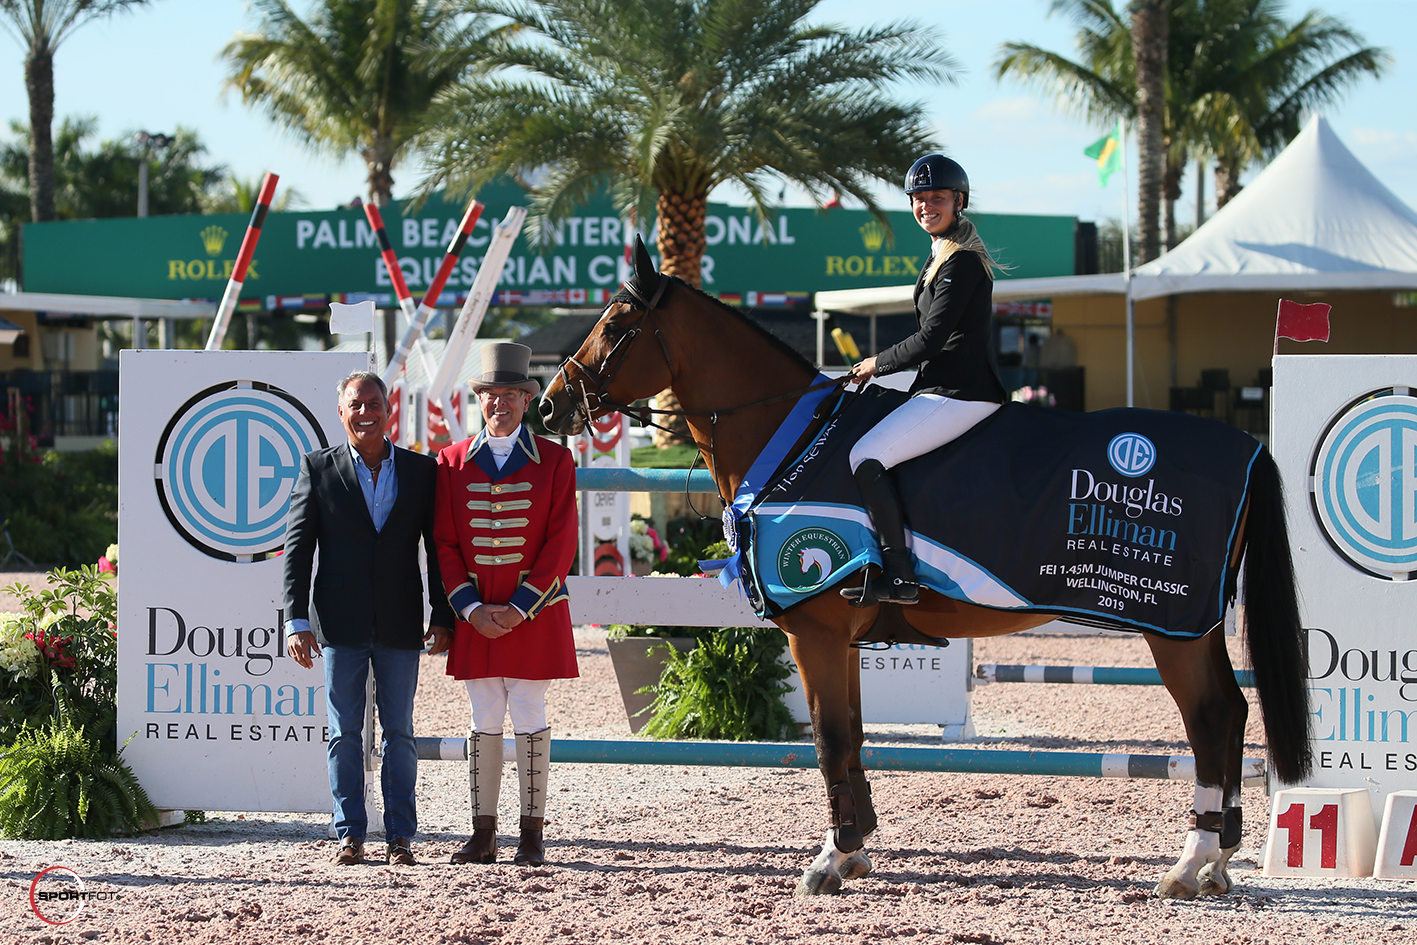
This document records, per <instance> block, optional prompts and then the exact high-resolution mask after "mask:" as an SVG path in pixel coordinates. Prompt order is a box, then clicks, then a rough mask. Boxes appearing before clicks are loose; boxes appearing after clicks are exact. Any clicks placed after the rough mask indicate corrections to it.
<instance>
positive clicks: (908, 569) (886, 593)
mask: <svg viewBox="0 0 1417 945" xmlns="http://www.w3.org/2000/svg"><path fill="white" fill-rule="evenodd" d="M856 486H857V488H858V489H860V490H861V499H862V501H864V502H865V503H866V511H867V512H868V513H869V514H870V516H871V524H872V525H874V526H875V527H876V539H877V540H878V541H879V542H880V543H881V573H880V574H878V575H875V576H868V577H866V578H865V580H864V581H863V582H862V586H861V587H846V588H842V591H841V596H842V597H845V598H846V599H847V600H848V601H850V602H851V604H852V605H853V606H855V607H874V606H876V605H877V604H918V603H920V582H918V581H917V580H916V579H915V566H914V563H913V562H912V561H911V559H910V548H909V547H908V546H907V545H906V543H905V517H904V515H903V514H902V513H901V508H900V496H899V495H897V494H896V489H895V483H894V482H892V481H891V474H890V472H889V471H888V470H887V469H886V468H885V467H884V466H882V465H881V463H880V462H879V461H878V460H874V459H868V460H866V461H865V462H864V463H862V464H861V465H860V466H858V467H856ZM866 571H867V573H868V574H869V572H870V569H869V568H867V569H866Z"/></svg>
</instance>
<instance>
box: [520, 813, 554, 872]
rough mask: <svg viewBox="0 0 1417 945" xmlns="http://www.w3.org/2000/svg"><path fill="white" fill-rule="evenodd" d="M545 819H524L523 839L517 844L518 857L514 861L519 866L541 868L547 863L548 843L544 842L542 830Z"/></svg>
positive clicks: (525, 817)
mask: <svg viewBox="0 0 1417 945" xmlns="http://www.w3.org/2000/svg"><path fill="white" fill-rule="evenodd" d="M545 823H546V818H545V817H527V816H525V815H523V817H522V823H521V828H522V837H521V842H520V843H518V844H517V855H516V857H515V858H514V859H513V860H512V862H513V863H515V864H517V865H518V866H540V865H542V864H543V863H545V862H546V843H545V841H543V840H542V837H541V829H542V827H543V826H544V825H545Z"/></svg>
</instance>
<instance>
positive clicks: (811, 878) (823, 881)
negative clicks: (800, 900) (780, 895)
mask: <svg viewBox="0 0 1417 945" xmlns="http://www.w3.org/2000/svg"><path fill="white" fill-rule="evenodd" d="M792 894H793V895H794V896H836V895H840V894H841V877H840V876H837V875H834V874H832V873H827V872H824V871H822V870H808V871H807V872H805V873H803V874H802V881H801V882H800V883H798V884H797V888H796V889H795V890H794V891H793V893H792Z"/></svg>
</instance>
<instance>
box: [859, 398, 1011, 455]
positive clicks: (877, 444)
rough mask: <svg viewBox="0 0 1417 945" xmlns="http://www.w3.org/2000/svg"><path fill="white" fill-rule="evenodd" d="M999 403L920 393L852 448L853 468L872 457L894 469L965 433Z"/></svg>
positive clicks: (991, 411) (997, 406)
mask: <svg viewBox="0 0 1417 945" xmlns="http://www.w3.org/2000/svg"><path fill="white" fill-rule="evenodd" d="M998 409H999V405H998V404H991V403H988V402H987V401H978V400H955V399H954V398H952V397H945V396H943V395H941V394H917V395H915V396H914V397H912V398H910V399H909V400H907V401H906V402H905V403H903V404H901V405H900V406H899V407H897V408H895V409H894V410H892V411H891V412H890V413H889V414H887V415H886V417H885V419H883V420H881V422H880V423H878V424H876V425H875V426H874V427H872V428H871V429H870V430H868V431H866V435H865V436H863V437H861V439H859V440H857V441H856V445H855V446H853V447H852V448H851V471H852V472H856V468H857V467H858V466H860V465H861V464H862V463H864V462H866V460H868V459H874V460H876V461H877V462H879V463H880V464H881V465H882V466H884V467H885V468H887V469H890V468H891V467H892V466H898V465H900V464H901V463H903V462H905V461H906V460H907V459H914V458H915V457H917V456H923V455H925V454H926V453H928V452H930V451H931V450H933V449H935V448H937V447H940V446H944V445H945V444H946V443H948V442H950V441H951V440H953V439H956V438H958V437H959V436H961V435H963V434H964V433H965V431H967V430H968V429H969V428H970V427H972V426H974V425H975V424H976V423H978V422H980V421H981V420H983V419H985V418H986V417H988V416H990V415H991V414H993V413H994V411H996V410H998Z"/></svg>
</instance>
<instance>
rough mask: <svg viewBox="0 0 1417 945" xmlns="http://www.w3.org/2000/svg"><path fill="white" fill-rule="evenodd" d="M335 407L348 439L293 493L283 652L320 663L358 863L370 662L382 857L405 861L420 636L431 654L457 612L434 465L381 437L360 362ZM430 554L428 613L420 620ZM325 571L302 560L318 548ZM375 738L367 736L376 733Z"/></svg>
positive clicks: (336, 781) (344, 845)
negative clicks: (442, 558) (447, 577)
mask: <svg viewBox="0 0 1417 945" xmlns="http://www.w3.org/2000/svg"><path fill="white" fill-rule="evenodd" d="M339 416H340V421H341V422H342V423H343V424H344V429H345V433H346V434H347V435H348V442H347V443H343V444H341V445H339V446H332V447H330V448H329V449H323V450H315V451H314V452H311V453H307V454H306V455H305V456H304V458H303V459H301V461H300V478H299V480H297V482H296V484H295V491H294V492H293V493H292V494H291V497H290V518H289V521H288V526H287V531H286V539H285V611H286V613H287V614H288V615H289V620H290V622H289V629H290V635H289V638H288V640H289V642H288V649H289V651H290V655H291V657H292V658H293V659H294V660H295V661H296V662H297V663H298V664H300V665H301V666H303V667H305V668H306V669H309V668H310V667H311V666H312V665H313V663H312V662H311V657H312V656H321V655H323V657H324V660H325V702H326V706H327V708H328V710H329V721H330V725H329V731H330V744H329V769H330V793H331V794H332V795H333V798H334V821H335V831H336V833H337V834H338V836H339V839H340V849H339V853H338V854H337V855H336V856H335V862H336V863H339V864H342V865H349V864H354V863H360V862H363V859H364V835H365V833H366V831H367V829H368V818H367V817H366V815H365V813H364V742H363V734H364V733H363V728H364V692H365V686H366V683H367V681H368V678H369V669H370V667H371V666H372V667H373V669H374V687H375V700H374V701H375V705H376V707H377V709H378V712H379V722H380V724H381V725H382V727H383V730H384V737H383V760H384V763H383V770H382V772H381V776H382V788H383V794H384V831H385V833H384V835H385V837H387V839H388V861H389V862H390V863H400V864H403V865H406V866H412V865H413V864H414V862H415V861H414V858H413V851H412V849H411V847H410V846H409V841H410V839H411V838H412V837H413V835H414V833H415V832H416V831H417V829H418V817H417V813H416V809H415V803H414V788H415V785H416V783H417V766H418V751H417V748H416V747H415V743H414V740H413V695H414V690H415V689H417V687H418V658H419V655H420V653H421V651H422V649H423V643H424V641H425V640H429V639H431V640H432V641H433V645H432V647H431V649H430V652H431V653H440V652H442V651H444V650H446V649H447V648H448V644H449V642H450V641H451V640H452V630H451V627H452V626H453V619H454V615H453V610H452V607H451V606H450V605H449V604H448V599H447V597H446V596H445V595H444V593H443V582H442V579H441V577H440V576H439V573H438V559H437V557H436V555H437V551H436V549H435V546H434V544H433V508H434V506H433V494H434V481H435V478H436V476H437V463H436V461H435V460H434V459H433V457H431V456H422V455H420V454H418V453H413V452H410V451H409V450H405V449H400V448H398V447H396V446H394V445H393V444H392V443H390V442H389V440H388V438H387V437H386V436H385V435H384V433H385V431H386V430H387V429H388V425H389V400H388V393H387V391H386V390H385V388H384V382H383V381H382V380H381V379H380V378H379V376H378V375H377V374H373V373H370V372H367V371H357V372H355V373H353V374H351V375H349V376H348V377H346V378H345V379H344V380H343V381H341V382H340V385H339ZM420 539H421V540H422V542H423V547H424V553H425V556H426V561H427V574H428V602H429V604H430V605H431V606H432V611H433V614H432V620H431V621H430V626H429V628H428V632H427V633H426V634H425V633H424V629H423V580H422V570H423V569H422V568H421V567H420V565H419V558H418V543H419V541H420ZM317 547H318V548H319V552H320V567H319V570H318V571H317V572H316V573H315V575H314V592H313V601H312V593H311V582H310V578H311V570H312V568H313V563H314V556H315V550H316V548H317ZM371 734H372V733H371Z"/></svg>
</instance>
